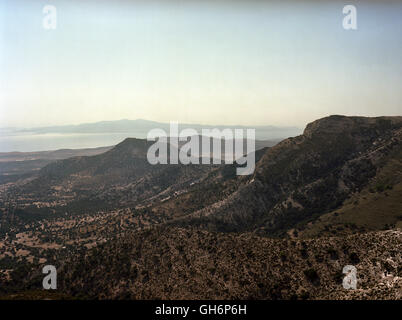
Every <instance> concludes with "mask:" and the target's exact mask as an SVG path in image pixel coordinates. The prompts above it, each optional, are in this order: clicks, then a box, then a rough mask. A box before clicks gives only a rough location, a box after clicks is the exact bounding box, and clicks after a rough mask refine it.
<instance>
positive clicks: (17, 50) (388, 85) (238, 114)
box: [0, 0, 402, 127]
mask: <svg viewBox="0 0 402 320" xmlns="http://www.w3.org/2000/svg"><path fill="white" fill-rule="evenodd" d="M351 2H352V3H353V4H354V5H356V7H357V23H358V30H344V29H343V28H342V19H343V13H342V8H343V6H344V5H345V4H349V3H351ZM351 2H350V1H346V0H345V1H312V2H305V1H302V0H300V1H297V2H295V3H292V2H285V1H281V2H278V3H274V2H270V3H268V2H264V1H257V2H250V1H229V0H228V1H175V2H173V1H163V2H155V1H149V0H148V1H144V2H139V1H128V0H126V1H116V0H113V1H112V0H110V1H99V0H98V1H89V0H87V1H85V0H79V1H78V0H40V1H39V0H38V1H36V0H26V1H24V0H1V1H0V127H10V126H22V127H32V126H42V125H59V124H78V123H83V122H94V121H101V120H117V119H122V118H127V119H137V118H144V119H149V120H156V121H169V120H178V121H182V122H187V123H192V122H194V123H195V122H196V123H204V124H243V125H256V124H273V125H296V126H300V127H303V126H304V125H305V124H306V122H309V121H312V120H315V119H317V118H320V117H323V116H326V115H329V114H346V115H366V116H377V115H401V114H402V112H401V111H402V90H401V89H402V88H401V85H402V61H401V57H402V18H401V17H402V3H401V2H399V3H398V1H394V2H384V1H360V2H359V1H351ZM46 4H52V5H55V6H56V8H57V17H58V20H57V23H58V24H57V29H56V30H46V29H44V28H43V27H42V20H43V17H44V14H43V13H42V9H43V7H44V6H45V5H46Z"/></svg>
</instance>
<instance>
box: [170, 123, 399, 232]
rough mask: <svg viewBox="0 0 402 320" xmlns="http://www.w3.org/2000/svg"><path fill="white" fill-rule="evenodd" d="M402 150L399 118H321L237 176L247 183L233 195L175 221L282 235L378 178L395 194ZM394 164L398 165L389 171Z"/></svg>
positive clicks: (395, 213)
mask: <svg viewBox="0 0 402 320" xmlns="http://www.w3.org/2000/svg"><path fill="white" fill-rule="evenodd" d="M401 154H402V117H380V118H363V117H344V116H331V117H328V118H324V119H320V120H317V121H315V122H313V123H311V124H309V125H308V126H307V127H306V129H305V131H304V134H303V135H301V136H298V137H295V138H289V139H286V140H284V141H282V142H281V143H279V144H278V145H276V146H274V147H272V148H270V149H268V150H267V151H266V152H265V154H264V155H263V156H262V157H261V159H260V160H259V161H258V163H257V167H256V171H255V173H254V175H253V176H252V177H247V178H238V179H237V180H241V182H242V183H240V185H239V187H238V188H237V189H236V190H235V191H234V192H232V193H231V194H230V195H228V196H226V197H222V198H221V199H220V200H219V201H217V202H215V203H214V204H212V205H210V206H207V207H205V208H202V209H201V210H197V211H195V212H193V213H192V214H191V215H189V216H188V217H186V218H185V219H183V220H182V221H176V222H175V224H176V225H180V226H185V225H188V224H191V225H193V226H197V227H201V228H203V229H207V230H211V231H253V232H257V233H258V234H265V235H271V236H272V235H274V236H283V235H285V234H286V232H288V231H289V230H291V229H293V228H295V227H303V226H305V225H306V224H308V223H310V222H312V221H316V220H317V219H318V218H319V217H320V216H321V215H323V214H325V213H329V212H334V210H337V209H339V208H341V207H343V206H344V205H345V204H346V202H347V201H348V200H350V199H351V198H352V197H353V196H356V195H357V194H360V193H361V192H362V191H363V190H365V188H369V187H370V186H372V185H373V184H374V185H378V188H379V189H376V190H377V191H379V190H383V189H384V190H383V191H385V189H389V190H391V189H393V188H394V187H395V189H394V193H396V195H395V197H397V196H398V195H401V193H400V187H399V183H400V182H401V179H402V171H401V170H400V168H401ZM391 167H392V168H396V167H397V168H398V170H397V171H393V172H392V174H390V172H391V170H390V168H391ZM387 168H388V169H387ZM386 172H388V173H387V174H385V173H386ZM194 197H196V196H194ZM400 209H401V204H400V201H399V203H395V207H394V208H392V210H391V211H392V214H391V216H392V217H393V218H391V219H389V220H388V222H389V223H391V224H393V225H395V224H396V223H397V222H398V221H399V220H401V216H400V214H398V211H399V212H401V211H400ZM387 212H388V210H387ZM383 227H384V223H381V224H380V225H377V230H378V229H381V228H383Z"/></svg>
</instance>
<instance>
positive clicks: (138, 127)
mask: <svg viewBox="0 0 402 320" xmlns="http://www.w3.org/2000/svg"><path fill="white" fill-rule="evenodd" d="M154 128H160V129H163V130H165V131H166V132H169V123H162V122H156V121H149V120H143V119H137V120H126V119H124V120H117V121H101V122H95V123H84V124H79V125H65V126H50V127H38V128H29V129H15V128H6V129H4V130H0V132H3V133H4V132H8V133H12V132H14V133H27V132H30V133H34V134H45V133H128V134H130V135H128V136H131V137H135V138H146V136H147V134H148V132H149V131H150V130H151V129H154ZM185 128H192V129H195V130H197V132H198V133H199V134H201V129H212V128H217V129H225V128H230V129H246V128H254V129H255V130H256V139H258V140H272V139H283V138H287V137H292V136H296V135H299V134H300V133H301V131H302V130H301V129H300V128H297V127H275V126H239V125H233V126H223V125H216V126H214V125H201V124H186V123H181V124H179V129H180V130H182V129H185Z"/></svg>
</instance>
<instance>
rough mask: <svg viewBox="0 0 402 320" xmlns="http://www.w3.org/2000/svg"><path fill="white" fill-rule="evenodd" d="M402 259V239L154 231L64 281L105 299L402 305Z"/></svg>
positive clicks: (69, 266)
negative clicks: (349, 269)
mask: <svg viewBox="0 0 402 320" xmlns="http://www.w3.org/2000/svg"><path fill="white" fill-rule="evenodd" d="M401 252H402V233H401V231H386V232H376V233H367V234H361V235H352V236H348V237H340V238H337V237H330V238H326V239H325V240H323V239H319V240H297V241H295V240H290V239H288V240H281V239H277V240H275V239H268V238H261V237H258V236H255V235H252V234H249V233H244V234H224V233H210V232H206V231H199V230H192V229H177V228H153V229H151V230H148V231H143V232H141V233H133V234H130V235H126V236H125V237H122V238H119V239H116V240H115V241H113V242H110V243H108V244H105V245H102V246H99V247H98V248H96V249H93V250H92V251H90V252H87V253H84V254H83V255H80V256H76V257H74V258H73V259H72V261H68V262H66V264H65V267H64V268H63V269H62V271H61V272H60V275H61V278H60V279H61V280H60V281H61V283H62V284H61V288H62V292H63V293H68V294H70V295H72V296H81V297H87V298H101V299H102V298H104V299H106V298H108V299H109V298H113V299H116V298H117V299H308V298H309V299H350V298H353V299H356V298H357V299H401V298H402V281H401V279H402V278H401V276H402V269H401V266H402V255H401ZM348 264H351V265H354V266H355V267H356V268H357V279H358V284H357V290H354V291H352V290H345V289H343V287H342V279H343V277H344V275H343V274H342V269H343V267H344V266H345V265H348Z"/></svg>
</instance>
